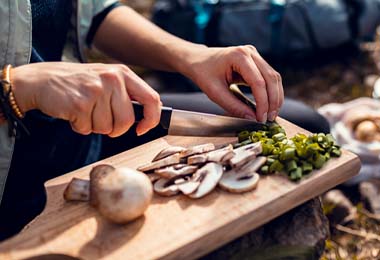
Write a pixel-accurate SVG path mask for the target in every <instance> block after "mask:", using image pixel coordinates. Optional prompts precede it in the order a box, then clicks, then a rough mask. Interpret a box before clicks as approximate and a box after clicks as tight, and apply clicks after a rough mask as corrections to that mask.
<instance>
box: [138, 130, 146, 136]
mask: <svg viewBox="0 0 380 260" xmlns="http://www.w3.org/2000/svg"><path fill="white" fill-rule="evenodd" d="M146 132H148V131H141V130H140V129H136V134H137V136H142V135H143V134H145V133H146Z"/></svg>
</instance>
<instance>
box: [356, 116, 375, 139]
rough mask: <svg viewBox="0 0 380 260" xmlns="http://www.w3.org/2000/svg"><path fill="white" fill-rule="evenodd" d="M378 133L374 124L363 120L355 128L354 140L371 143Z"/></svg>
mask: <svg viewBox="0 0 380 260" xmlns="http://www.w3.org/2000/svg"><path fill="white" fill-rule="evenodd" d="M379 132H380V131H379V127H378V126H377V125H376V124H375V122H373V121H371V120H364V121H362V122H360V123H359V124H358V125H357V126H356V129H355V138H356V139H358V140H360V141H364V142H371V141H374V138H375V136H376V133H379Z"/></svg>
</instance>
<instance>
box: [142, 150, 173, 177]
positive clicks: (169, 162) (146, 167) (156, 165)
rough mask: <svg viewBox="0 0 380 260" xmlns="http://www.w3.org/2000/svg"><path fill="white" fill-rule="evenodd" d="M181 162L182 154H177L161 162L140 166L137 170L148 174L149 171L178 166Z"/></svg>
mask: <svg viewBox="0 0 380 260" xmlns="http://www.w3.org/2000/svg"><path fill="white" fill-rule="evenodd" d="M179 161H180V154H179V153H176V154H173V155H170V156H168V157H165V158H163V159H161V160H158V161H155V162H151V163H148V164H145V165H143V166H140V167H139V168H137V170H139V171H142V172H148V171H151V170H155V169H158V168H162V167H165V166H169V165H173V164H177V163H179Z"/></svg>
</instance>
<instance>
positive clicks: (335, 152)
mask: <svg viewBox="0 0 380 260" xmlns="http://www.w3.org/2000/svg"><path fill="white" fill-rule="evenodd" d="M330 154H331V156H333V157H340V156H341V155H342V151H341V150H340V149H339V148H333V149H332V150H331V153H330Z"/></svg>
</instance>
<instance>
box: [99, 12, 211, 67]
mask: <svg viewBox="0 0 380 260" xmlns="http://www.w3.org/2000/svg"><path fill="white" fill-rule="evenodd" d="M94 45H95V46H96V47H97V48H98V49H100V50H101V51H103V52H104V53H106V54H107V55H110V56H111V57H113V58H115V59H117V60H119V61H121V62H123V63H126V64H132V65H140V66H145V67H149V68H154V69H159V70H165V71H177V72H181V73H185V70H186V67H187V64H186V61H187V60H188V56H190V55H191V53H193V52H194V51H196V50H197V49H198V48H204V46H203V45H198V44H193V43H190V42H187V41H184V40H182V39H180V38H178V37H175V36H173V35H171V34H169V33H167V32H165V31H163V30H162V29H160V28H159V27H157V26H156V25H154V24H152V23H151V22H150V21H148V20H146V19H145V18H144V17H142V16H141V15H139V14H138V13H136V12H135V11H133V10H132V9H131V8H129V7H124V6H123V7H119V8H116V9H114V10H112V11H111V12H110V13H109V14H108V15H107V17H106V18H105V20H104V21H103V23H102V24H101V25H100V27H99V29H98V31H97V33H96V35H95V38H94ZM185 74H186V73H185Z"/></svg>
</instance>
